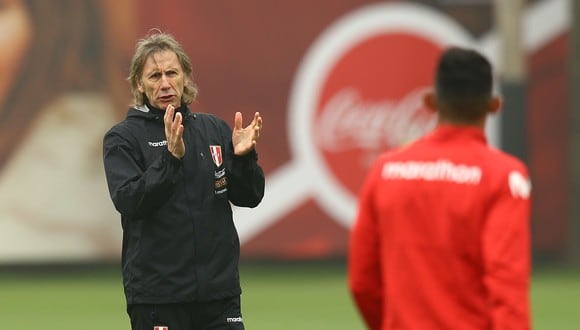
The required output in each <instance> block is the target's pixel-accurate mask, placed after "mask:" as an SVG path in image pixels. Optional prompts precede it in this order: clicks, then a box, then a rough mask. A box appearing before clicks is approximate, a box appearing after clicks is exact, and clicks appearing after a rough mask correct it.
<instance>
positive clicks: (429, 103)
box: [423, 90, 437, 112]
mask: <svg viewBox="0 0 580 330" xmlns="http://www.w3.org/2000/svg"><path fill="white" fill-rule="evenodd" d="M423 104H424V105H425V107H426V108H427V109H428V110H429V111H432V112H437V96H436V95H435V92H434V91H433V90H430V91H428V92H427V93H425V95H423Z"/></svg>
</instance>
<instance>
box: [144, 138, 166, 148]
mask: <svg viewBox="0 0 580 330" xmlns="http://www.w3.org/2000/svg"><path fill="white" fill-rule="evenodd" d="M147 144H148V145H149V146H150V147H165V146H166V145H167V140H163V141H159V142H151V141H149V142H147Z"/></svg>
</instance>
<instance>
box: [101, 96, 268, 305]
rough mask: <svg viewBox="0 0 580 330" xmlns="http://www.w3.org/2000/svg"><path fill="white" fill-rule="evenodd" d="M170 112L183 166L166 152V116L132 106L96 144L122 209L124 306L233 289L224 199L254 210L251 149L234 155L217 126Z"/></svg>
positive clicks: (257, 192)
mask: <svg viewBox="0 0 580 330" xmlns="http://www.w3.org/2000/svg"><path fill="white" fill-rule="evenodd" d="M177 111H180V112H181V113H182V115H183V126H184V132H183V139H184V141H185V148H186V151H185V156H184V157H183V159H181V160H179V159H177V158H175V157H173V156H172V155H171V153H170V152H169V151H168V150H167V142H166V140H165V130H164V124H163V115H164V112H163V111H161V110H159V109H155V108H152V107H147V106H143V107H139V108H130V109H129V111H128V114H127V118H126V119H125V120H124V121H122V122H120V123H118V124H116V125H115V126H113V127H112V128H111V129H110V130H109V132H107V133H106V135H105V137H104V140H103V160H104V166H105V173H106V177H107V183H108V187H109V192H110V195H111V198H112V200H113V203H114V205H115V208H116V209H117V210H118V211H119V212H120V213H121V222H122V227H123V248H122V256H121V259H122V266H123V284H124V289H125V297H126V299H127V303H128V304H136V303H179V302H191V301H208V300H215V299H220V298H225V297H232V296H235V295H239V294H240V293H241V289H240V283H239V273H238V260H239V255H240V243H239V239H238V234H237V231H236V229H235V227H234V223H233V219H232V209H231V206H230V202H231V203H232V204H234V205H236V206H244V207H255V206H257V205H258V204H259V203H260V201H261V200H262V197H263V195H264V182H265V180H264V173H263V171H262V169H261V168H260V166H259V165H258V163H257V160H258V156H257V154H256V152H255V151H252V152H250V153H249V154H247V155H244V156H235V155H234V152H233V146H232V140H231V137H232V131H231V128H230V127H229V126H228V124H226V122H225V121H223V120H221V119H219V118H217V117H216V116H213V115H209V114H200V113H196V114H193V113H192V112H191V111H190V110H189V108H188V107H186V106H183V107H181V108H179V109H177ZM212 150H213V152H212Z"/></svg>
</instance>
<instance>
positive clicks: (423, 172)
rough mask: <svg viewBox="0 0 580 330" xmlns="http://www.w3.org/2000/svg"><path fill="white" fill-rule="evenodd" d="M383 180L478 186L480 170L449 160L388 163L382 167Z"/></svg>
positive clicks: (476, 167)
mask: <svg viewBox="0 0 580 330" xmlns="http://www.w3.org/2000/svg"><path fill="white" fill-rule="evenodd" d="M382 177H383V179H399V180H424V181H447V182H453V183H459V184H473V185H476V184H479V182H480V181H481V168H480V167H479V166H470V165H465V164H454V163H452V162H451V161H449V160H445V159H440V160H437V161H431V162H424V161H406V162H388V163H385V164H384V165H383V172H382Z"/></svg>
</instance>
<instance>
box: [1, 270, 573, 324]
mask: <svg viewBox="0 0 580 330" xmlns="http://www.w3.org/2000/svg"><path fill="white" fill-rule="evenodd" d="M241 276H242V286H243V290H244V293H243V295H242V308H243V314H244V322H245V324H246V329H249V330H266V329H267V330H274V329H275V330H286V329H287V330H290V329H292V330H297V329H300V330H309V329H313V330H318V329H333V330H341V329H344V330H354V329H364V327H363V326H362V323H361V322H360V319H359V317H358V315H357V314H356V312H355V310H354V308H353V306H352V303H351V300H350V297H349V295H348V292H347V290H346V286H345V281H346V276H345V270H344V266H342V265H338V264H334V265H322V266H317V265H284V264H280V265H243V266H242V269H241ZM124 308H125V305H124V298H123V295H122V287H121V279H120V277H119V274H118V272H117V270H116V269H114V270H111V269H96V270H73V271H68V272H55V271H51V272H45V271H34V272H30V271H28V272H14V271H11V272H2V270H0V324H1V325H2V328H3V329H19V330H36V329H43V330H53V329H55V330H56V329H58V330H102V329H119V330H122V329H129V323H128V318H127V316H126V314H125V310H124ZM532 313H533V322H534V329H540V330H543V329H546V330H568V329H570V330H572V329H580V270H561V269H560V270H558V269H551V268H545V269H541V270H536V271H535V272H534V275H533V281H532Z"/></svg>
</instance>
